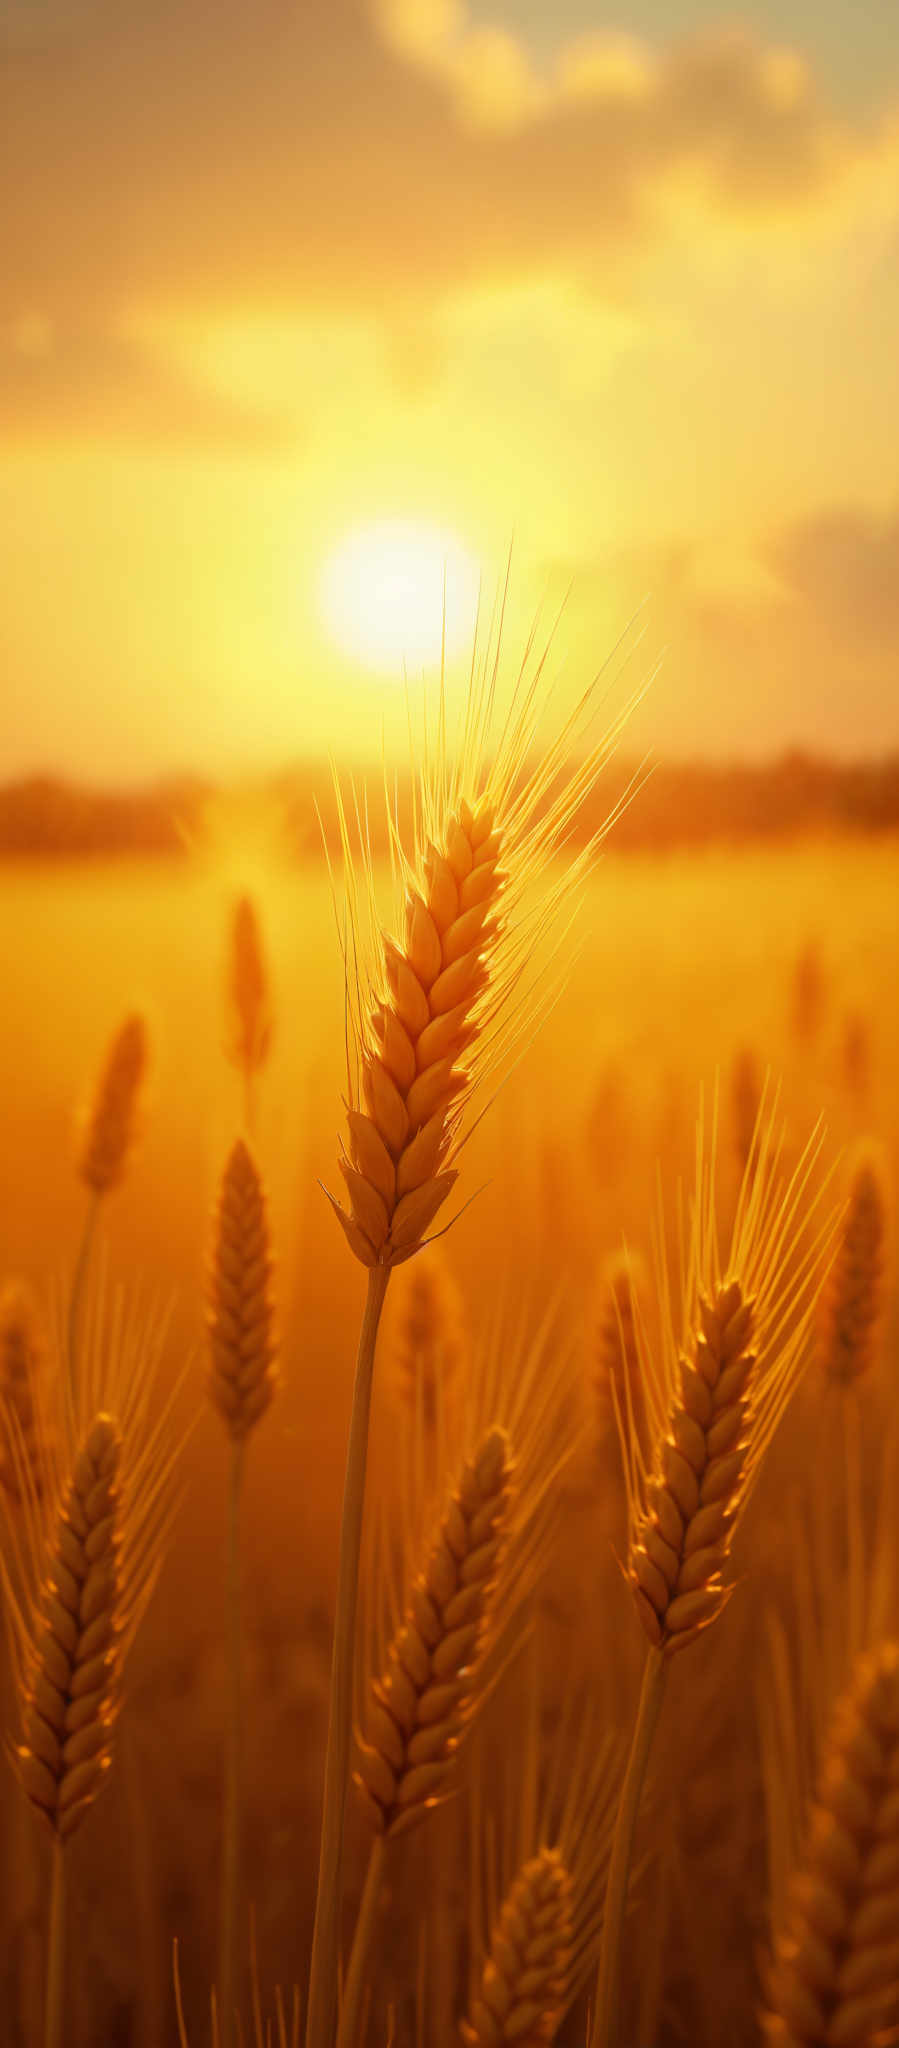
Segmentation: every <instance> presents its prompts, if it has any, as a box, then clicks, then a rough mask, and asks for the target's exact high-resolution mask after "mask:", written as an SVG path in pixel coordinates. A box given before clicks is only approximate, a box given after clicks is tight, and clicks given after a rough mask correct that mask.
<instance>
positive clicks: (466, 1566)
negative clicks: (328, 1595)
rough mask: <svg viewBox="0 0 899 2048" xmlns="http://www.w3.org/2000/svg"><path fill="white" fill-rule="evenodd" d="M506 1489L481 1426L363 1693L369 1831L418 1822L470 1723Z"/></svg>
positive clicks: (506, 1457) (502, 1452) (362, 1764)
mask: <svg viewBox="0 0 899 2048" xmlns="http://www.w3.org/2000/svg"><path fill="white" fill-rule="evenodd" d="M511 1483H512V1461H511V1456H510V1450H509V1443H508V1439H507V1437H506V1435H505V1432H504V1431H503V1430H501V1429H497V1428H491V1429H489V1430H488V1431H487V1433H486V1435H485V1436H484V1438H483V1439H482V1441H481V1443H480V1444H479V1446H478V1448H477V1450H476V1451H475V1452H474V1454H473V1455H472V1457H470V1458H467V1459H466V1460H465V1462H464V1464H463V1466H462V1469H461V1472H460V1473H459V1477H458V1480H457V1483H456V1486H455V1489H454V1492H453V1494H452V1496H451V1498H450V1500H449V1502H448V1504H447V1506H446V1509H445V1511H444V1514H443V1518H442V1520H441V1523H440V1528H439V1531H438V1534H437V1536H436V1538H435V1539H434V1541H433V1543H432V1545H431V1548H430V1551H429V1553H428V1556H427V1559H426V1562H425V1565H424V1568H423V1570H422V1572H421V1573H420V1576H419V1577H418V1579H417V1580H416V1582H415V1585H414V1586H413V1588H412V1592H411V1596H410V1599H409V1604H408V1607H407V1610H406V1614H405V1618H404V1620H403V1624H402V1626H401V1628H400V1629H399V1630H398V1631H397V1633H396V1635H395V1636H394V1639H393V1641H392V1643H391V1645H390V1650H389V1653H388V1658H387V1664H386V1669H385V1670H384V1671H383V1672H382V1675H381V1676H380V1678H378V1679H376V1681H375V1683H374V1685H373V1687H372V1698H371V1701H370V1704H369V1708H368V1713H367V1716H366V1724H365V1739H364V1740H363V1741H361V1742H360V1761H359V1772H358V1783H359V1786H360V1789H361V1791H362V1793H363V1795H364V1797H365V1805H366V1810H367V1812H368V1814H369V1817H370V1819H371V1821H372V1823H373V1825H374V1827H375V1829H376V1830H377V1832H378V1833H379V1834H386V1835H395V1834H398V1833H399V1832H400V1830H401V1829H402V1828H406V1827H409V1826H410V1825H411V1824H412V1823H413V1822H414V1821H416V1820H418V1819H420V1818H421V1817H422V1815H423V1813H424V1811H425V1809H426V1807H427V1805H428V1804H429V1803H431V1802H432V1801H433V1800H434V1799H435V1798H436V1797H437V1796H438V1795H439V1793H440V1792H441V1790H442V1789H443V1786H444V1784H445V1782H446V1777H447V1772H448V1769H449V1766H450V1764H451V1762H452V1759H453V1756H454V1754H455V1751H456V1749H457V1748H458V1745H459V1739H460V1735H461V1733H462V1729H463V1726H464V1724H465V1721H466V1719H469V1718H470V1717H471V1713H472V1710H473V1704H474V1698H475V1695H476V1688H477V1682H478V1661H479V1658H480V1656H481V1655H482V1652H483V1648H484V1642H485V1636H486V1633H487V1629H488V1626H489V1615H490V1602H491V1596H492V1594H493V1590H494V1586H495V1584H496V1578H497V1572H498V1568H499V1562H500V1554H501V1549H502V1544H503V1540H504V1537H505V1535H506V1533H507V1523H508V1512H509V1493H510V1487H511Z"/></svg>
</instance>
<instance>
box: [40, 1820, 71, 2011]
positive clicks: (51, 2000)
mask: <svg viewBox="0 0 899 2048" xmlns="http://www.w3.org/2000/svg"><path fill="white" fill-rule="evenodd" d="M65 1940H66V1866H65V1846H64V1843H63V1841H62V1837H61V1836H60V1835H55V1836H54V1838H53V1873H52V1877H51V1880H50V1929H49V1935H48V1944H47V2001H46V2005H45V2008H44V2048H62V1987H63V1969H64V1964H65Z"/></svg>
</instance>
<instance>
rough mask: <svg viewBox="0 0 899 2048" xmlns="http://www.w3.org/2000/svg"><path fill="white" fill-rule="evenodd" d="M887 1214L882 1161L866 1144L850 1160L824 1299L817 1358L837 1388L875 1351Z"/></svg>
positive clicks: (881, 1302) (851, 1380)
mask: <svg viewBox="0 0 899 2048" xmlns="http://www.w3.org/2000/svg"><path fill="white" fill-rule="evenodd" d="M887 1217H888V1201H887V1189H886V1175H885V1172H884V1167H883V1161H882V1159H881V1156H880V1154H879V1152H878V1150H877V1148H876V1147H875V1146H874V1145H873V1144H871V1143H870V1142H867V1143H864V1144H862V1145H860V1146H859V1147H857V1149H856V1151H855V1154H854V1157H853V1159H852V1161H851V1165H850V1170H849V1176H848V1197H847V1203H846V1209H845V1213H844V1215H843V1218H842V1222H841V1226H840V1233H839V1237H838V1240H837V1248H836V1256H835V1258H834V1260H833V1263H832V1265H831V1268H830V1272H829V1274H828V1278H827V1283H826V1286H825V1288H824V1291H823V1294H822V1297H821V1313H820V1317H819V1325H818V1351H819V1357H820V1360H821V1364H822V1366H823V1368H824V1371H825V1372H826V1374H827V1376H828V1378H829V1379H831V1380H833V1381H834V1382H835V1383H836V1384H837V1385H839V1386H843V1387H848V1386H852V1385H854V1384H855V1382H856V1381H857V1380H858V1379H859V1378H860V1377H861V1375H862V1374H863V1373H865V1372H867V1370H868V1368H869V1367H870V1366H871V1365H872V1364H873V1363H874V1360H875V1358H876V1355H877V1337H878V1331H879V1325H880V1321H881V1318H882V1315H883V1308H884V1284H883V1282H884V1265H885V1246H886V1234H887Z"/></svg>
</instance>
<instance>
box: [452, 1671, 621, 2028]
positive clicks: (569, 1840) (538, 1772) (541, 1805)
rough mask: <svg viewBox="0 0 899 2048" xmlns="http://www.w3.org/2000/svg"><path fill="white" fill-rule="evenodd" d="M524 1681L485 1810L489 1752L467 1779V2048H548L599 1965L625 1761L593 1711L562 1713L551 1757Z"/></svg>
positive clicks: (531, 1688)
mask: <svg viewBox="0 0 899 2048" xmlns="http://www.w3.org/2000/svg"><path fill="white" fill-rule="evenodd" d="M529 1679H530V1682H529V1683H528V1684H526V1685H525V1686H523V1685H522V1673H521V1670H520V1668H519V1669H516V1670H515V1673H514V1680H513V1679H512V1678H511V1677H510V1681H509V1683H510V1684H512V1683H513V1682H514V1687H515V1693H514V1704H513V1703H511V1702H510V1703H509V1704H510V1709H511V1710H510V1712H508V1713H507V1714H505V1715H504V1717H503V1722H504V1733H503V1736H502V1742H503V1752H502V1757H501V1759H498V1760H497V1764H496V1765H492V1766H491V1770H490V1777H489V1780H488V1781H487V1782H489V1786H490V1797H489V1801H486V1802H485V1798H484V1782H485V1780H486V1775H487V1774H486V1764H487V1744H486V1742H483V1743H482V1744H481V1751H482V1753H481V1755H480V1756H479V1758H478V1760H477V1765H478V1767H477V1769H476V1770H475V1771H474V1772H473V1773H472V1827H471V1836H472V1856H471V1873H470V1881H469V1887H468V1891H469V1899H470V1902H471V1904H470V1916H469V1917H470V1930H469V1988H468V1997H467V2001H466V2009H465V2018H464V2019H463V2020H462V2022H461V2024H460V2030H459V2031H460V2036H461V2039H462V2041H463V2043H464V2044H465V2048H499V2044H500V2043H509V2044H511V2043H513V2042H515V2043H520V2044H522V2048H541V2044H543V2043H546V2042H549V2041H553V2040H554V2039H555V2037H556V2034H557V2032H558V2029H559V2027H560V2026H561V2024H562V2021H563V2019H564V2017H565V2014H566V2012H567V2011H568V2009H569V2007H570V2006H571V2005H572V2003H573V2002H574V2000H575V1999H576V1997H577V1996H578V1994H579V1992H580V1991H581V1989H582V1987H583V1985H584V1984H585V1982H586V1980H587V1977H588V1975H589V1972H590V1969H591V1967H592V1966H593V1965H594V1964H595V1960H596V1951H597V1945H598V1939H599V1930H600V1927H601V1921H602V1894H603V1888H604V1883H605V1876H606V1869H607V1865H608V1856H609V1848H610V1844H611V1835H612V1821H613V1818H614V1811H615V1793H616V1786H617V1777H618V1769H617V1764H618V1759H617V1758H616V1755H615V1752H614V1750H613V1748H612V1746H611V1745H610V1744H609V1742H608V1741H603V1742H600V1743H599V1744H597V1741H596V1733H595V1728H596V1708H595V1702H593V1701H591V1703H590V1706H589V1708H588V1709H587V1710H586V1711H585V1709H584V1706H583V1704H581V1705H574V1706H572V1705H571V1703H570V1702H569V1703H568V1704H566V1706H565V1707H564V1708H563V1711H562V1714H561V1716H560V1718H559V1720H558V1722H557V1725H556V1727H555V1730H554V1734H553V1738H552V1743H551V1746H550V1747H549V1749H548V1750H547V1747H546V1745H545V1742H544V1741H543V1740H542V1739H541V1738H542V1734H543V1730H542V1727H541V1715H540V1711H539V1695H538V1688H537V1684H536V1676H535V1673H534V1671H533V1670H532V1671H531V1673H530V1674H529ZM522 1693H524V1700H523V1701H522ZM522 1707H524V1712H522ZM514 1731H518V1733H517V1736H516V1733H515V1732H514ZM510 1749H511V1756H510ZM519 1749H520V1750H521V1754H519Z"/></svg>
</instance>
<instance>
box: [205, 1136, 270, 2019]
mask: <svg viewBox="0 0 899 2048" xmlns="http://www.w3.org/2000/svg"><path fill="white" fill-rule="evenodd" d="M272 1264H273V1262H272V1254H271V1244H270V1235H269V1226H268V1216H267V1211H266V1202H265V1195H264V1192H263V1188H262V1182H261V1179H260V1175H259V1170H258V1168H257V1166H256V1163H255V1160H254V1159H253V1156H252V1154H251V1152H250V1151H249V1148H248V1146H247V1145H246V1144H245V1142H244V1140H243V1139H242V1138H238V1139H237V1141H236V1143H235V1144H234V1145H233V1146H232V1148H231V1151H230V1153H229V1155H228V1159H227V1161H226V1164H225V1169H224V1173H223V1175H222V1182H221V1188H220V1192H219V1201H218V1208H217V1214H216V1224H215V1242H214V1248H213V1256H212V1270H211V1275H210V1283H209V1306H208V1324H209V1352H210V1367H209V1375H208V1381H207V1384H208V1388H209V1395H210V1399H211V1400H212V1402H213V1404H214V1406H215V1407H216V1408H217V1409H218V1411H219V1414H220V1415H221V1416H222V1419H223V1421H224V1423H225V1426H226V1428H227V1430H228V1434H229V1436H230V1438H231V1461H230V1469H229V1475H228V1506H227V1530H226V1562H225V1580H226V1593H225V1605H226V1615H227V1632H228V1692H229V1701H228V1719H227V1737H226V1758H225V1786H224V1811H223V1822H222V1899H221V1927H220V1960H219V1985H220V1993H221V2025H222V2043H223V2048H230V2044H231V2042H232V2041H233V2039H234V2027H235V1998H234V1973H235V1948H236V1922H237V1911H238V1899H239V1893H240V1809H241V1791H240V1776H241V1769H240V1765H241V1741H242V1714H241V1624H240V1496H241V1488H242V1484H243V1470H244V1456H245V1448H246V1441H247V1438H248V1436H249V1433H250V1431H251V1430H252V1429H253V1427H254V1426H255V1424H256V1423H257V1422H258V1421H259V1419H260V1417H261V1416H262V1415H263V1414H264V1413H265V1410H266V1408H267V1407H268V1405H269V1403H270V1401H271V1398H272V1394H273V1392H274V1388H275V1383H276V1370H275V1359H276V1345H275V1331H274V1310H273V1307H272V1301H271V1275H272Z"/></svg>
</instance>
